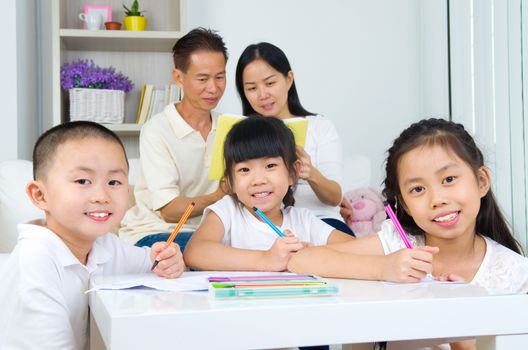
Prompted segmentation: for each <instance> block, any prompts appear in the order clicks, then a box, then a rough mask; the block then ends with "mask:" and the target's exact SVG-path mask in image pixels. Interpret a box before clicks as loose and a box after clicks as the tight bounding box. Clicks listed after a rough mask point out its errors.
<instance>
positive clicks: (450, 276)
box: [435, 273, 466, 282]
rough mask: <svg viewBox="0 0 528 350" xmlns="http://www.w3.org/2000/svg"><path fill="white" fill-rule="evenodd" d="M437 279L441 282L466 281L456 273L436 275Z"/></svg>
mask: <svg viewBox="0 0 528 350" xmlns="http://www.w3.org/2000/svg"><path fill="white" fill-rule="evenodd" d="M435 279H436V280H437V281H441V282H466V281H465V280H464V278H463V277H461V276H459V275H455V274H454V273H443V274H441V275H440V276H435Z"/></svg>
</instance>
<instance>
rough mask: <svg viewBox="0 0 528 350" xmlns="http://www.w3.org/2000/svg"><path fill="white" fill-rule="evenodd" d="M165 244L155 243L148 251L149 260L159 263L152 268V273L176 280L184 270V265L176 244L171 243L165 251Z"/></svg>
mask: <svg viewBox="0 0 528 350" xmlns="http://www.w3.org/2000/svg"><path fill="white" fill-rule="evenodd" d="M164 247H165V242H156V243H154V244H153V245H152V248H151V251H150V260H152V262H154V261H156V260H157V261H159V263H158V265H156V267H155V268H154V273H155V274H156V275H158V276H160V277H165V278H176V277H178V276H180V275H181V274H182V273H183V271H184V270H185V263H184V262H183V256H182V253H181V251H180V247H179V246H178V245H177V244H176V243H171V244H170V245H169V246H168V247H167V248H166V249H163V248H164Z"/></svg>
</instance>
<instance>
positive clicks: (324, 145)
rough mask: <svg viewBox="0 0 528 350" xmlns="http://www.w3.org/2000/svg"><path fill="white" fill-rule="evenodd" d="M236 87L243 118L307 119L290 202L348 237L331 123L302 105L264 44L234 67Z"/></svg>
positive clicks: (276, 54)
mask: <svg viewBox="0 0 528 350" xmlns="http://www.w3.org/2000/svg"><path fill="white" fill-rule="evenodd" d="M236 86H237V91H238V94H239V96H240V99H241V101H242V111H243V114H244V115H254V114H257V115H261V116H274V117H277V118H280V119H288V118H294V117H304V118H307V119H308V131H307V135H306V145H305V148H304V149H303V148H302V147H298V149H297V152H298V154H299V158H300V160H301V162H302V165H301V168H300V170H299V173H298V175H299V183H298V185H297V188H296V191H295V194H294V195H295V203H296V204H297V205H298V206H300V207H305V208H309V209H311V210H312V211H313V212H314V214H315V215H316V216H317V217H319V218H321V219H322V220H323V221H325V222H326V223H328V224H329V225H331V226H332V227H334V228H336V229H338V230H341V231H343V232H346V233H348V234H351V235H353V233H352V231H351V230H350V228H349V227H348V226H347V225H346V224H345V223H344V222H343V221H342V220H341V216H340V214H339V204H340V203H341V198H342V192H341V185H340V183H341V182H342V177H343V154H342V149H341V142H340V139H339V135H338V134H337V131H336V128H335V126H334V124H333V123H332V122H331V121H330V120H328V119H327V118H324V117H322V116H321V115H317V114H315V113H311V112H309V111H307V110H306V109H305V108H304V107H303V106H302V105H301V102H300V101H299V96H298V95H297V89H296V88H295V81H294V79H293V71H292V69H291V66H290V63H289V61H288V58H287V57H286V55H285V54H284V52H283V51H282V50H281V49H279V48H278V47H277V46H275V45H272V44H270V43H266V42H262V43H258V44H253V45H249V46H248V47H247V48H246V49H245V50H244V52H242V55H241V56H240V58H239V60H238V63H237V68H236Z"/></svg>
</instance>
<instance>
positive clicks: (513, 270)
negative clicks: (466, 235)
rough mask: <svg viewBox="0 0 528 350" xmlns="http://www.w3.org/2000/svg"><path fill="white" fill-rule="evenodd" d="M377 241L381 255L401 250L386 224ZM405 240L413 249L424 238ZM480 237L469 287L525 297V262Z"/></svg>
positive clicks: (527, 271)
mask: <svg viewBox="0 0 528 350" xmlns="http://www.w3.org/2000/svg"><path fill="white" fill-rule="evenodd" d="M378 237H379V239H380V241H381V244H382V245H383V251H384V252H385V254H390V253H392V252H395V251H397V250H400V249H402V248H405V245H404V243H403V241H402V240H401V238H400V236H399V234H398V231H397V230H396V228H395V226H394V224H393V223H392V221H390V220H386V221H384V222H383V223H382V225H381V230H380V231H379V232H378ZM408 237H409V240H410V241H411V243H412V244H413V245H416V246H423V245H425V237H424V236H414V235H408ZM482 237H483V238H484V241H485V242H486V253H485V255H484V259H483V260H482V263H481V264H480V267H479V269H478V271H477V273H476V274H475V276H474V277H473V279H472V280H471V281H470V282H469V283H471V284H476V285H479V286H482V287H485V288H489V289H500V290H506V291H510V292H513V293H528V258H527V257H524V256H522V255H519V254H517V253H515V252H514V251H512V250H511V249H508V248H506V247H505V246H503V245H501V244H499V243H497V242H495V241H494V240H492V239H491V238H489V237H485V236H482Z"/></svg>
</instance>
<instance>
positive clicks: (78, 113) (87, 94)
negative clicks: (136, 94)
mask: <svg viewBox="0 0 528 350" xmlns="http://www.w3.org/2000/svg"><path fill="white" fill-rule="evenodd" d="M69 93H70V120H71V121H74V120H89V121H93V122H97V123H111V124H119V123H122V122H123V119H124V117H125V93H124V92H123V91H121V90H105V89H70V90H69Z"/></svg>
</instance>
